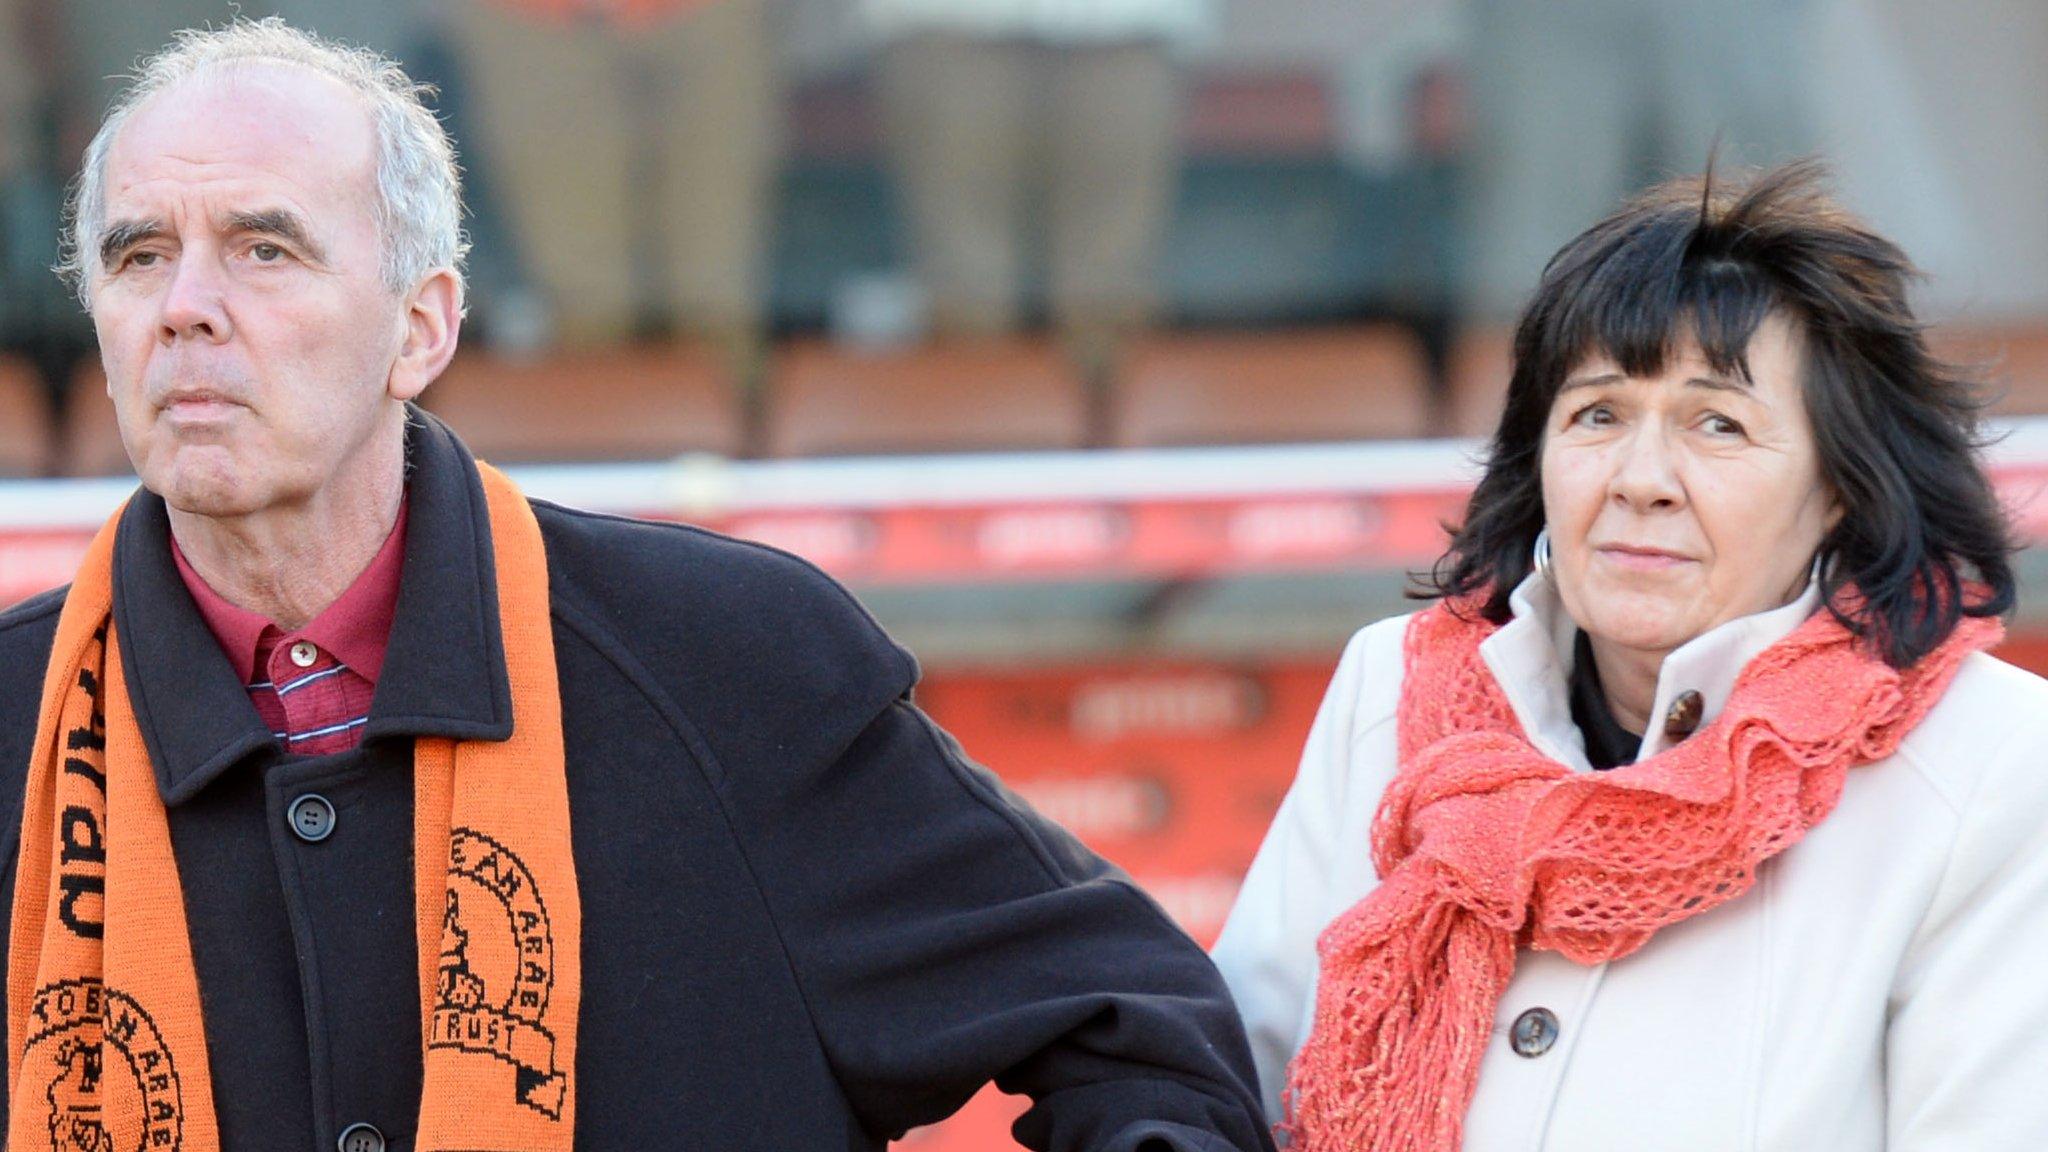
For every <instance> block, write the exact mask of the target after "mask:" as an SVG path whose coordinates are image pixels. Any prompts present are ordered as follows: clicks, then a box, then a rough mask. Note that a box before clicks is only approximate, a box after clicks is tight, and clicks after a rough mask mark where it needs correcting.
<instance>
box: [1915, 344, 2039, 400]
mask: <svg viewBox="0 0 2048 1152" xmlns="http://www.w3.org/2000/svg"><path fill="white" fill-rule="evenodd" d="M1932 343H1933V345H1934V351H1935V353H1936V354H1937V355H1940V356H1942V357H1944V358H1946V359H1948V360H1950V361H1951V362H1953V363H1956V364H1958V365H1960V366H1962V367H1963V368H1965V369H1968V370H1971V371H1973V372H1974V373H1975V374H1976V375H1977V376H1978V377H1979V378H1980V379H1982V380H1984V381H1985V383H1986V384H1987V385H1988V386H1989V387H1990V390H1991V398H1992V404H1991V411H1992V412H1994V413H1996V414H1998V415H2000V416H2048V326H2044V325H2041V324H1998V325H1955V326H1950V327H1946V328H1942V329H1938V330H1937V331H1936V332H1935V334H1934V336H1933V338H1932Z"/></svg>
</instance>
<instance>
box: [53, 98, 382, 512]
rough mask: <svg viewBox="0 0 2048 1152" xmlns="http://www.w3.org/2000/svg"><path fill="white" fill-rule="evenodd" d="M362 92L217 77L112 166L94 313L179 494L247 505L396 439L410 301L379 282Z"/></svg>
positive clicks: (114, 154)
mask: <svg viewBox="0 0 2048 1152" xmlns="http://www.w3.org/2000/svg"><path fill="white" fill-rule="evenodd" d="M375 171H376V168H375V138H374V135H373V132H372V129H371V125H370V121H369V116H368V114H367V112H366V110H365V108H364V105H363V104H362V102H361V101H360V100H359V99H358V98H357V97H356V96H355V94H354V93H352V92H350V91H349V90H348V89H347V88H346V87H344V86H342V85H341V84H340V83H339V82H337V81H335V80H333V79H331V78H329V77H326V76H323V75H321V74H319V73H317V72H313V71H311V70H309V69H306V68H300V67H295V66H291V65H286V64H268V63H253V64H243V65H239V66H235V67H232V68H229V69H224V70H220V71H215V72H211V73H202V74H200V75H198V76H195V77H193V78H191V79H188V80H186V81H183V82H181V83H179V84H177V85H176V86H174V87H172V88H170V89H168V90H166V91H164V92H161V93H159V94H158V95H156V96H154V97H152V98H151V99H149V100H148V101H147V102H146V103H144V104H143V105H142V107H140V108H138V109H137V110H136V112H135V113H134V115H133V116H132V117H131V118H130V120H129V121H128V123H127V125H126V126H125V127H124V128H123V129H122V130H121V132H120V134H119V136H118V137H117V138H116V139H115V141H114V144H113V147H112V149H111V151H110V152H109V154H108V158H107V166H106V173H105V178H106V196H105V201H106V212H105V218H104V220H103V222H102V226H101V229H100V232H99V234H98V237H99V238H98V241H97V248H98V250H97V251H94V252H91V253H88V259H89V261H90V264H91V269H92V270H91V277H92V279H91V288H92V315H93V322H94V325H95V326H96V327H97V329H98V331H99V342H100V356H101V359H102V360H103V361H104V363H105V365H106V370H107V390H108V392H109V394H110V395H111V396H112V397H113V400H114V408H115V411H116V412H117V414H118V416H119V418H120V425H121V439H122V441H123V443H125V444H126V446H127V449H128V455H129V458H130V459H131V460H133V461H134V463H135V470H136V472H137V473H138V474H139V475H140V476H141V478H142V482H143V483H144V484H145V485H147V486H148V487H149V488H150V489H151V490H152V491H154V492H157V493H158V494H160V495H162V496H163V497H164V499H165V500H166V501H168V502H169V503H170V504H171V506H172V507H174V508H177V509H179V510H181V511H185V512H189V513H194V514H197V515H202V516H209V517H239V516H247V515H251V514H258V513H262V512H266V511H271V510H281V509H289V508H291V507H293V506H295V505H296V506H304V505H306V504H308V503H310V502H312V501H314V500H316V499H318V498H319V497H320V496H321V494H322V493H323V492H329V491H331V490H332V488H333V486H335V485H337V484H348V483H350V482H351V481H353V480H357V479H359V478H360V477H359V476H358V473H359V472H360V471H362V469H363V467H364V463H363V462H364V461H365V460H367V459H369V458H371V456H372V455H373V454H372V453H369V452H366V451H365V450H364V449H365V445H367V444H370V443H371V442H372V441H374V440H375V438H376V437H377V436H378V435H379V434H380V433H381V434H385V435H389V434H393V433H392V431H391V430H392V429H393V428H394V427H395V422H396V421H397V419H398V416H397V409H396V406H395V405H394V403H393V400H394V399H405V398H409V396H401V395H396V393H398V392H416V391H417V390H418V389H417V388H410V387H402V386H401V387H398V388H394V387H393V380H392V367H393V363H394V361H395V360H396V359H397V357H398V356H399V353H400V350H401V348H402V347H403V346H404V345H405V344H406V339H407V319H408V309H407V305H406V302H405V300H404V299H402V298H401V297H400V296H398V295H397V294H394V293H393V292H391V291H390V290H389V288H388V287H387V286H386V285H385V283H384V281H383V278H382V275H381V266H380V262H381V258H382V253H383V244H382V237H381V234H380V231H379V228H378V224H377V220H376V216H375V208H374V205H375V199H374V197H375Z"/></svg>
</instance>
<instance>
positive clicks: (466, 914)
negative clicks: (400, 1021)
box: [427, 828, 569, 1120]
mask: <svg viewBox="0 0 2048 1152" xmlns="http://www.w3.org/2000/svg"><path fill="white" fill-rule="evenodd" d="M554 985H555V942H554V936H553V935H552V934H551V932H550V930H549V927H548V910H547V906H546V905H545V904H543V903H542V902H541V898H540V889H539V888H538V887H537V886H536V885H535V884H534V881H533V873H532V872H531V871H530V870H528V868H527V867H526V863H525V862H524V861H522V860H520V859H519V857H518V856H517V855H516V854H515V853H514V852H513V851H512V850H511V849H510V848H507V847H505V846H504V845H503V844H500V843H499V842H498V841H496V840H493V839H491V838H490V837H489V836H486V835H484V834H483V833H481V832H478V831H476V830H474V829H471V828H457V829H455V830H454V832H453V833H452V834H451V837H450V843H449V849H448V903H447V908H446V910H445V912H444V914H443V916H442V920H441V960H440V976H439V978H438V980H437V981H436V984H435V1003H434V1029H433V1033H432V1034H431V1035H430V1036H429V1037H428V1040H427V1047H428V1048H430V1049H436V1048H438V1049H452V1050H454V1051H458V1052H463V1053H472V1054H476V1055H481V1056H488V1057H491V1058H493V1059H496V1060H501V1061H503V1062H505V1063H506V1064H509V1065H511V1066H512V1070H513V1092H514V1094H515V1098H516V1099H517V1100H518V1101H519V1103H521V1104H523V1105H525V1106H527V1107H528V1108H532V1109H533V1110H535V1111H536V1112H540V1113H542V1114H543V1115H546V1116H547V1117H549V1118H550V1119H555V1120H559V1119H561V1117H562V1098H563V1095H564V1093H565V1092H566V1091H567V1089H568V1083H569V1081H568V1077H567V1075H566V1074H564V1073H563V1072H561V1071H559V1070H558V1069H556V1067H555V1035H554V1033H553V1032H550V1031H548V1029H547V1028H546V1027H544V1026H543V1025H542V1024H541V1017H542V1016H543V1015H544V1014H545V1013H546V1011H547V1007H548V993H549V992H550V991H551V990H552V989H553V988H554Z"/></svg>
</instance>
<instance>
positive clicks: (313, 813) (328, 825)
mask: <svg viewBox="0 0 2048 1152" xmlns="http://www.w3.org/2000/svg"><path fill="white" fill-rule="evenodd" d="M285 823H287V824H290V825H291V826H292V835H294V836H297V837H298V838H299V839H301V840H304V841H305V842H306V843H308V844H318V843H319V842H320V841H322V840H325V839H327V838H328V837H329V836H332V835H333V834H334V805H332V804H329V803H328V802H327V797H325V796H316V795H314V794H312V793H310V792H309V793H307V794H306V795H304V796H301V797H299V798H298V799H297V800H294V801H292V806H291V807H290V808H289V809H287V810H286V812H285ZM359 1127H360V1125H359ZM370 1131H372V1132H375V1131H376V1129H374V1128H372V1129H370ZM377 1139H378V1140H379V1141H380V1143H379V1144H378V1147H380V1148H381V1147H383V1144H382V1143H381V1141H382V1140H383V1139H384V1138H383V1137H382V1136H379V1137H377Z"/></svg>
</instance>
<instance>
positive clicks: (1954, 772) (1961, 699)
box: [1899, 652, 2048, 817]
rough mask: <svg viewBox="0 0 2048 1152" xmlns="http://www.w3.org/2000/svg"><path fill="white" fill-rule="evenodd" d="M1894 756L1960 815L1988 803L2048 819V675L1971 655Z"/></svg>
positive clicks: (1978, 654)
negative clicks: (2031, 810)
mask: <svg viewBox="0 0 2048 1152" xmlns="http://www.w3.org/2000/svg"><path fill="white" fill-rule="evenodd" d="M1899 754H1900V755H1901V756H1904V757H1906V758H1907V759H1909V760H1911V761H1912V762H1913V764H1914V766H1915V767H1916V768H1918V769H1919V770H1920V772H1921V773H1922V774H1923V775H1924V776H1926V777H1927V778H1928V782H1929V784H1931V785H1932V786H1933V788H1934V790H1935V791H1936V792H1937V793H1939V794H1940V795H1941V796H1942V798H1943V799H1944V800H1945V801H1947V802H1948V804H1949V805H1950V807H1951V808H1952V809H1954V810H1955V811H1956V812H1957V813H1959V814H1960V813H1961V812H1962V811H1963V810H1964V809H1965V808H1969V807H1975V806H1977V805H1980V804H1983V803H1993V804H2001V805H2003V804H2020V805H2035V806H2039V808H2040V810H2041V812H2042V814H2043V815H2044V817H2048V680H2044V679H2042V678H2041V677H2040V676H2037V675H2035V674H2034V673H2032V672H2029V671H2027V670H2026V669H2024V668H2019V667H2016V666H2014V665H2012V664H2008V663H2006V662H2005V661H2003V660H2000V659H1999V658H1997V657H1996V656H1992V655H1989V654H1987V653H1983V652H1976V653H1972V654H1971V655H1969V656H1967V657H1965V658H1964V660H1963V663H1962V666H1961V667H1960V668H1959V669H1958V670H1957V672H1956V677H1955V679H1954V680H1952V681H1950V683H1949V686H1948V690H1947V691H1946V692H1944V693H1942V697H1941V700H1940V701H1939V702H1938V703H1936V704H1935V706H1934V707H1933V708H1932V709H1930V710H1929V711H1928V713H1927V715H1926V717H1925V718H1924V719H1922V720H1921V721H1920V723H1919V724H1918V725H1917V726H1916V727H1915V728H1914V729H1913V731H1912V732H1911V733H1910V734H1909V735H1908V736H1907V737H1906V739H1905V741H1904V742H1903V743H1901V745H1900V746H1899Z"/></svg>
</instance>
